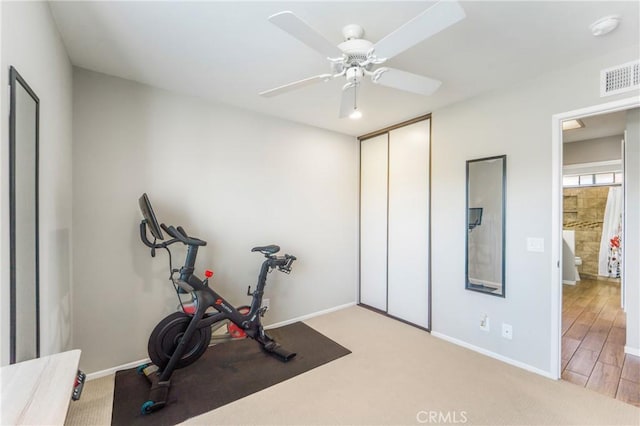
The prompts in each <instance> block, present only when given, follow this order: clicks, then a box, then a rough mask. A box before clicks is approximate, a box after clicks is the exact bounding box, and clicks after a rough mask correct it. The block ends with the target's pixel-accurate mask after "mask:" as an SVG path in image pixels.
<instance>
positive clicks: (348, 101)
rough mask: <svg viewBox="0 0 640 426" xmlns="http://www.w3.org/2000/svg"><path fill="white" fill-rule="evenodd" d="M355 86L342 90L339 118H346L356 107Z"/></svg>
mask: <svg viewBox="0 0 640 426" xmlns="http://www.w3.org/2000/svg"><path fill="white" fill-rule="evenodd" d="M356 87H357V86H355V85H354V86H349V87H347V88H346V89H343V90H342V99H341V100H340V115H339V117H340V118H345V117H348V116H349V115H350V114H351V113H352V112H353V110H354V109H355V107H356V105H357V104H356V96H357V89H356Z"/></svg>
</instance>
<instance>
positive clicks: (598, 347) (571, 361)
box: [562, 279, 640, 406]
mask: <svg viewBox="0 0 640 426" xmlns="http://www.w3.org/2000/svg"><path fill="white" fill-rule="evenodd" d="M625 333H626V320H625V313H624V312H623V311H622V309H621V307H620V284H619V283H618V282H613V281H607V280H592V279H584V280H581V281H578V283H577V284H576V285H575V286H573V285H564V286H563V306H562V379H564V380H567V381H569V382H572V383H575V384H577V385H579V386H584V387H586V388H587V389H592V390H595V391H597V392H600V393H602V394H605V395H608V396H611V397H612V398H617V399H619V400H621V401H624V402H626V403H629V404H633V405H635V406H640V358H639V357H637V356H633V355H629V354H625V353H624V345H625V338H626V337H625Z"/></svg>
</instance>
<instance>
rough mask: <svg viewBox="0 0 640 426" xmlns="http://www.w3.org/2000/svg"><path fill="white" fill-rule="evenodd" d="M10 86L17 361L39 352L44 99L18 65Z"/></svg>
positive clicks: (13, 356) (13, 353)
mask: <svg viewBox="0 0 640 426" xmlns="http://www.w3.org/2000/svg"><path fill="white" fill-rule="evenodd" d="M9 85H10V106H9V107H10V112H9V238H10V243H9V245H10V249H9V252H10V273H9V274H10V305H11V306H10V332H9V335H10V336H9V338H10V350H9V362H10V363H11V364H13V363H16V362H20V361H26V360H29V359H33V358H38V357H39V356H40V296H39V293H40V285H39V281H40V271H39V237H38V231H39V230H38V145H39V138H40V126H39V124H40V100H39V99H38V96H36V94H35V92H34V91H33V90H32V89H31V87H29V85H28V84H27V82H26V81H25V80H24V79H23V78H22V76H21V75H20V74H19V73H18V71H16V69H15V68H14V67H11V68H10V69H9Z"/></svg>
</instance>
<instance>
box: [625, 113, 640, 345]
mask: <svg viewBox="0 0 640 426" xmlns="http://www.w3.org/2000/svg"><path fill="white" fill-rule="evenodd" d="M625 159H626V176H625V177H626V181H625V185H626V193H627V200H626V203H627V216H626V218H625V225H626V228H627V229H626V230H625V237H626V241H623V248H624V251H625V253H624V259H625V265H624V274H625V275H624V282H625V311H626V313H627V342H626V348H625V349H626V350H627V352H629V353H633V354H635V355H640V262H638V259H640V208H639V207H638V206H640V108H634V109H632V110H629V111H628V112H627V139H626V141H625Z"/></svg>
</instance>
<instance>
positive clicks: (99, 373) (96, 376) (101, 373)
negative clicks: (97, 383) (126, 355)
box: [87, 358, 151, 380]
mask: <svg viewBox="0 0 640 426" xmlns="http://www.w3.org/2000/svg"><path fill="white" fill-rule="evenodd" d="M148 362H151V360H150V359H149V358H145V359H140V360H138V361H132V362H128V363H126V364H122V365H116V366H115V367H111V368H107V369H106V370H100V371H96V372H95V373H89V374H87V380H94V379H99V378H101V377H105V376H110V375H111V374H115V372H116V371H119V370H126V369H128V368H133V367H137V366H139V365H142V364H146V363H148Z"/></svg>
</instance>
